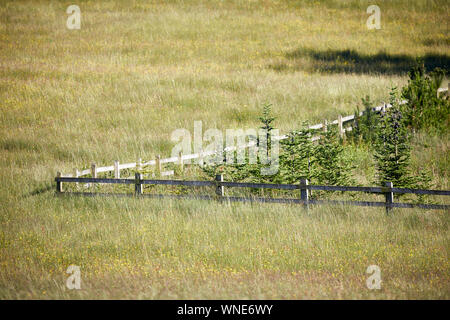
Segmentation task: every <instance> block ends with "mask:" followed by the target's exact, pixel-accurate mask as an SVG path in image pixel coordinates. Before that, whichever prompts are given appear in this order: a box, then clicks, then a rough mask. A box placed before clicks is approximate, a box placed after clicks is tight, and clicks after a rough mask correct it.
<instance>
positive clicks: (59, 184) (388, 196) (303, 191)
mask: <svg viewBox="0 0 450 320" xmlns="http://www.w3.org/2000/svg"><path fill="white" fill-rule="evenodd" d="M55 181H56V191H57V193H58V194H60V193H63V183H114V184H133V185H134V186H135V188H134V190H135V192H134V195H135V196H145V197H154V198H195V199H206V200H213V199H214V200H225V201H244V202H247V201H250V202H252V201H255V202H272V203H298V204H302V205H304V206H305V207H306V208H308V206H309V205H310V204H311V205H314V204H332V205H354V206H370V207H385V208H386V212H389V211H390V210H391V209H392V208H423V209H440V210H449V209H450V205H445V204H423V203H399V202H394V193H399V194H406V193H410V194H419V195H425V194H427V195H440V196H450V191H449V190H424V189H409V188H394V187H393V185H392V183H391V182H388V183H386V186H385V187H351V186H319V185H310V184H308V180H302V181H301V182H300V184H272V183H247V182H227V181H223V176H222V175H217V176H216V179H215V180H214V181H184V180H148V179H143V178H142V174H140V173H136V176H135V179H103V178H73V177H61V176H60V174H59V173H58V176H57V177H56V178H55ZM144 184H150V185H172V186H190V187H214V188H215V195H214V196H211V195H195V196H192V195H164V194H144V193H143V185H144ZM225 187H227V188H258V189H262V188H264V189H279V190H300V198H265V197H227V196H225V192H224V188H225ZM311 190H321V191H341V192H347V191H350V192H365V193H375V194H384V196H385V201H384V202H373V201H341V200H316V199H310V196H309V195H310V191H311ZM64 193H67V194H73V195H85V196H104V195H119V196H131V195H133V194H116V193H93V192H64Z"/></svg>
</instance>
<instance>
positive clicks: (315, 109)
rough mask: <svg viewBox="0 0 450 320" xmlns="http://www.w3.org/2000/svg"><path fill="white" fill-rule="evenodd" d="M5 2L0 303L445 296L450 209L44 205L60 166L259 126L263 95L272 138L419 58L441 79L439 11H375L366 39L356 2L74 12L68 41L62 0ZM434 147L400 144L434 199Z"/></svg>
mask: <svg viewBox="0 0 450 320" xmlns="http://www.w3.org/2000/svg"><path fill="white" fill-rule="evenodd" d="M0 2H1V5H0V166H1V170H0V226H1V227H0V230H1V233H0V244H1V245H0V266H1V267H0V298H3V299H17V298H27V299H38V298H155V299H158V298H188V299H191V298H192V299H195V298H255V299H258V298H269V299H270V298H286V299H297V298H313V299H317V298H374V299H383V298H389V299H391V298H392V299H401V298H441V299H449V297H450V283H449V279H450V278H449V270H450V268H449V263H448V261H449V259H448V252H449V248H450V245H449V229H448V223H449V218H448V212H439V211H425V210H394V214H393V216H392V217H387V216H385V213H384V211H383V210H381V209H365V208H352V207H351V208H347V207H317V208H314V209H313V210H311V211H310V212H309V214H307V213H306V212H304V211H303V210H302V209H301V208H300V207H298V206H289V205H274V204H262V205H259V204H258V205H256V204H255V205H244V204H232V205H220V204H217V203H214V202H211V203H210V202H204V201H180V202H175V201H159V200H135V199H116V198H107V199H84V198H57V197H54V194H53V189H54V185H53V184H54V183H53V179H54V177H55V174H56V171H63V172H72V171H73V169H74V168H78V169H81V168H83V167H84V168H86V167H88V166H90V163H91V162H92V161H94V162H96V163H97V164H98V165H112V163H113V160H119V161H120V162H122V163H124V162H129V161H134V160H135V159H136V158H138V157H141V158H142V159H144V160H147V159H150V158H153V157H154V156H155V155H156V154H161V155H162V156H163V157H164V156H169V155H170V151H171V148H172V146H173V144H172V143H171V142H170V134H171V132H172V131H173V130H175V129H177V128H186V129H188V130H190V131H191V132H193V124H194V121H195V120H202V121H203V127H204V128H211V127H217V128H219V129H227V128H238V127H242V128H256V127H257V126H258V115H259V114H260V111H261V109H262V106H263V105H264V104H265V103H272V104H273V111H274V114H275V115H276V116H277V121H276V126H277V127H278V128H280V129H281V131H282V133H285V132H287V131H288V130H290V129H294V128H298V127H299V126H300V125H301V123H302V121H303V120H309V121H310V122H311V123H316V122H320V121H323V119H325V118H327V119H329V120H330V119H335V118H336V117H337V115H338V114H343V115H347V114H350V113H352V112H353V111H354V108H355V106H356V105H357V104H358V103H360V99H361V97H363V96H365V95H366V94H369V95H370V96H371V98H372V100H374V101H375V102H376V103H381V102H383V101H386V100H387V99H388V93H389V88H390V87H392V86H402V85H404V84H405V83H406V81H407V77H406V71H407V69H408V67H409V64H410V63H412V61H413V60H414V59H415V57H417V56H424V57H425V62H426V64H427V66H429V67H432V66H435V65H439V66H441V67H443V68H446V69H447V70H448V69H449V56H448V52H449V37H448V22H447V21H448V17H449V5H448V1H406V0H405V1H395V2H393V1H378V2H377V4H378V5H379V6H380V8H381V18H382V29H381V30H367V28H366V19H367V17H368V15H367V14H366V8H367V6H369V5H370V4H372V3H371V2H370V1H322V2H317V1H316V2H311V1H243V0H236V1H226V2H224V1H194V0H192V1H99V2H95V1H79V2H78V3H77V4H79V6H80V8H81V13H82V25H81V30H67V29H66V27H65V23H66V18H67V14H66V13H65V10H66V8H67V6H68V5H70V4H73V2H68V1H13V2H8V1H0ZM445 84H446V83H445ZM448 146H449V139H448V137H447V136H444V137H434V136H430V135H427V134H424V133H421V134H418V135H416V136H415V138H414V151H413V156H412V160H413V169H414V170H415V169H417V168H420V167H423V166H427V167H428V168H430V169H431V170H432V173H433V182H434V184H435V186H436V188H441V189H448V176H449V170H448V167H449V160H448V159H449V153H448ZM353 152H354V158H355V162H356V163H357V164H358V167H359V171H358V172H356V173H355V174H356V178H357V180H358V181H359V182H360V183H363V184H366V185H367V184H368V183H369V182H370V181H369V180H370V179H369V178H370V176H371V175H373V168H372V160H371V158H370V156H369V155H368V153H367V152H366V151H365V150H363V149H355V150H353ZM70 264H75V265H79V266H81V275H82V290H81V291H69V290H67V289H66V288H65V279H66V278H67V276H68V275H67V274H66V273H65V271H66V269H67V267H68V266H69V265H70ZM371 264H377V265H379V266H380V268H381V272H382V279H383V285H382V290H381V291H370V290H368V289H367V288H366V286H365V280H366V278H367V277H368V275H366V274H365V270H366V268H367V267H368V266H369V265H371Z"/></svg>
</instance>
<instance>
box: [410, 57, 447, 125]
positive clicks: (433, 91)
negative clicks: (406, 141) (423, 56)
mask: <svg viewBox="0 0 450 320" xmlns="http://www.w3.org/2000/svg"><path fill="white" fill-rule="evenodd" d="M444 77H445V70H443V69H440V68H436V69H434V71H433V72H431V73H430V74H429V75H426V74H425V67H424V65H423V61H421V60H418V62H417V64H416V65H415V66H414V67H413V68H412V69H411V71H410V72H409V78H410V80H409V81H408V85H407V86H405V87H404V88H403V89H402V97H403V98H404V99H405V100H406V101H407V102H406V104H405V105H404V106H403V107H402V111H403V112H404V117H405V122H406V125H407V126H409V127H411V128H412V129H417V130H418V129H422V128H425V129H428V130H432V131H436V132H437V133H444V132H448V128H449V120H450V100H449V99H448V97H446V96H445V95H444V94H438V91H437V90H438V89H439V87H440V85H441V83H442V80H443V79H444Z"/></svg>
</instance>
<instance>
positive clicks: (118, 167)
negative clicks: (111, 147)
mask: <svg viewBox="0 0 450 320" xmlns="http://www.w3.org/2000/svg"><path fill="white" fill-rule="evenodd" d="M449 85H450V84H449ZM445 91H447V92H448V89H447V88H439V89H438V93H441V92H445ZM406 102H407V101H406V100H403V101H401V102H400V104H405V103H406ZM390 107H392V106H391V105H390V104H386V103H383V105H380V106H378V107H375V108H373V109H372V110H374V111H381V110H384V109H388V108H390ZM363 114H364V112H360V115H363ZM354 120H355V115H354V114H352V115H348V116H345V117H342V116H339V117H338V119H336V120H333V121H331V122H327V120H325V121H324V122H323V123H318V124H315V125H312V126H310V127H309V128H310V129H313V130H319V129H324V128H326V126H327V125H338V128H339V133H340V134H341V135H343V134H344V133H345V132H346V131H351V130H352V127H351V126H349V127H347V128H345V127H344V124H345V123H347V122H353V121H354ZM286 138H287V136H286V135H282V136H278V137H277V139H278V140H283V139H286ZM319 139H320V136H316V137H313V138H312V140H313V141H316V140H319ZM255 144H256V142H254V141H252V142H250V143H248V144H245V145H241V146H239V147H227V148H224V150H223V151H224V152H226V151H235V150H237V149H238V148H239V149H245V148H248V147H252V146H255ZM213 154H214V151H208V152H202V153H193V154H186V155H183V154H181V153H180V154H179V155H178V157H171V158H165V159H160V157H159V156H157V157H156V159H155V160H149V161H147V162H142V161H141V159H139V160H138V161H137V162H130V163H123V164H120V163H119V161H117V160H116V161H115V162H114V165H112V166H107V167H97V166H96V165H95V164H92V166H91V168H90V169H85V170H81V171H79V170H77V169H75V172H74V174H61V175H60V176H61V177H75V178H78V177H82V176H85V175H88V174H91V175H92V177H93V178H96V177H97V174H98V173H102V172H111V171H114V177H115V178H120V170H122V169H133V168H142V167H144V166H156V167H157V171H158V175H160V176H171V175H173V174H174V171H173V170H170V171H161V165H162V164H164V163H178V164H179V165H180V166H183V163H184V161H185V160H192V159H197V158H199V157H207V156H211V155H213Z"/></svg>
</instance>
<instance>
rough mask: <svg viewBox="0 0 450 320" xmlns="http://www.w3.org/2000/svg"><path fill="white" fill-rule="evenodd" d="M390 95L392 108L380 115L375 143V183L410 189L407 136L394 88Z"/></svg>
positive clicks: (408, 142)
mask: <svg viewBox="0 0 450 320" xmlns="http://www.w3.org/2000/svg"><path fill="white" fill-rule="evenodd" d="M390 95H391V98H390V103H391V105H392V107H391V108H390V109H388V110H387V111H386V112H385V113H382V114H381V120H380V123H379V127H378V137H377V141H376V143H375V153H374V158H375V163H376V169H377V180H378V181H377V182H378V183H379V184H380V185H384V184H385V182H392V183H393V184H394V186H396V187H411V186H412V183H413V181H412V179H411V177H410V175H409V162H410V149H411V148H410V141H409V135H408V133H407V130H406V126H405V119H404V117H403V114H402V112H401V111H400V108H399V104H398V99H397V93H396V88H393V89H392V91H391V93H390Z"/></svg>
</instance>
